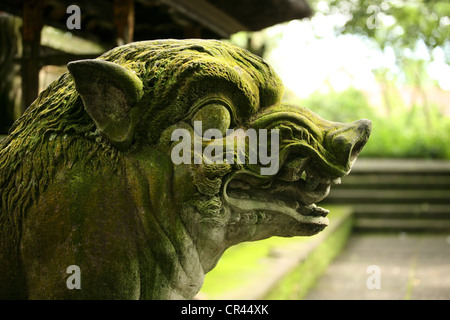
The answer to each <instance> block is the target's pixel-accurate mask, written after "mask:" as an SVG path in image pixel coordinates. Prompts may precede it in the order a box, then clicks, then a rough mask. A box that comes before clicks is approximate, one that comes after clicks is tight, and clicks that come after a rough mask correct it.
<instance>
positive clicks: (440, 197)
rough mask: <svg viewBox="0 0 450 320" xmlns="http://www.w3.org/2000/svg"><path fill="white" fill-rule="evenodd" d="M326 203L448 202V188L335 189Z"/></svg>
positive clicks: (449, 199) (449, 193)
mask: <svg viewBox="0 0 450 320" xmlns="http://www.w3.org/2000/svg"><path fill="white" fill-rule="evenodd" d="M322 203H326V204H367V203H375V204H376V203H380V204H381V203H388V204H392V203H430V204H450V192H449V190H441V189H438V190H434V189H413V190H404V189H369V190H368V189H336V188H334V189H333V188H331V191H330V194H329V195H328V196H327V198H326V199H325V200H324V201H323V202H322Z"/></svg>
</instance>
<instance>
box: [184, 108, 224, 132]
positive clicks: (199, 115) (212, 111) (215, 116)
mask: <svg viewBox="0 0 450 320" xmlns="http://www.w3.org/2000/svg"><path fill="white" fill-rule="evenodd" d="M191 121H192V126H193V127H194V130H195V132H196V133H197V134H198V135H201V136H203V134H204V132H205V131H206V130H209V129H216V130H218V131H219V132H220V133H221V134H222V137H225V135H226V132H227V129H228V128H229V127H230V123H231V115H230V111H229V110H228V108H227V107H225V106H224V105H222V104H220V103H210V104H207V105H205V106H203V107H202V108H200V109H199V110H198V111H197V112H196V113H195V114H194V116H193V117H192V120H191ZM196 121H201V129H200V126H199V123H198V122H197V123H195V122H196Z"/></svg>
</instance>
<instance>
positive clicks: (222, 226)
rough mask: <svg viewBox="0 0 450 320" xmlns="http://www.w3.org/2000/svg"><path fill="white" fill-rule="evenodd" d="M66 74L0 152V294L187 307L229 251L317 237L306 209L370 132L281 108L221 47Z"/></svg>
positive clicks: (145, 51)
mask: <svg viewBox="0 0 450 320" xmlns="http://www.w3.org/2000/svg"><path fill="white" fill-rule="evenodd" d="M68 69H69V72H68V73H66V74H64V75H63V76H62V77H61V78H60V79H59V80H57V81H55V82H54V83H52V84H51V85H50V86H49V87H48V88H47V89H46V90H45V91H44V92H42V93H41V94H40V96H39V97H38V99H37V100H36V101H35V102H34V103H33V104H32V105H31V106H30V107H29V108H28V110H27V111H26V112H25V114H24V115H23V116H22V117H21V118H20V119H19V120H18V121H16V123H15V124H14V126H13V127H12V129H11V131H10V134H9V135H8V136H7V137H6V138H5V139H4V140H2V141H1V142H0V201H1V207H0V210H1V211H0V298H1V299H5V298H6V299H8V298H12V299H184V298H186V299H190V298H193V297H194V296H195V294H196V293H197V292H198V291H199V289H200V287H201V286H202V282H203V279H204V276H205V274H206V273H207V272H208V271H210V270H211V269H213V268H214V266H215V265H216V264H217V262H218V260H219V259H220V257H221V255H222V254H223V252H224V251H225V250H226V249H227V248H229V247H230V246H232V245H235V244H238V243H240V242H243V241H254V240H259V239H264V238H267V237H271V236H283V237H291V236H311V235H314V234H316V233H318V232H320V231H321V230H323V229H324V228H325V227H326V226H327V224H328V219H327V218H326V215H327V213H328V211H327V210H325V209H322V208H320V207H318V206H316V205H315V203H316V202H318V201H320V200H321V199H323V198H324V197H325V196H326V195H327V194H328V192H329V189H330V185H331V184H333V183H337V182H338V181H339V179H340V177H342V176H345V175H346V174H348V172H349V171H350V168H351V165H352V163H353V162H354V160H355V158H356V156H357V155H358V153H359V152H360V151H361V149H362V147H363V146H364V144H365V143H366V141H367V139H368V137H369V134H370V128H371V124H370V121H368V120H359V121H356V122H353V123H349V124H341V123H336V122H329V121H326V120H324V119H322V118H320V117H319V116H317V115H316V114H314V113H313V112H311V111H309V110H308V109H306V108H303V107H296V106H290V105H286V104H282V103H281V97H282V94H283V86H282V83H281V81H280V79H279V78H278V76H277V75H276V74H275V73H274V71H273V70H272V69H271V68H270V67H269V66H268V65H267V64H266V63H265V62H264V61H263V60H262V59H260V58H259V57H257V56H255V55H252V54H251V53H249V52H247V51H246V50H243V49H240V48H237V47H235V46H232V45H229V44H226V43H222V42H219V41H207V40H180V41H177V40H167V41H146V42H137V43H131V44H128V45H125V46H121V47H118V48H115V49H113V50H111V51H109V52H107V53H105V54H104V55H102V56H101V57H99V58H98V59H95V60H82V61H75V62H72V63H70V64H69V65H68ZM238 129H241V130H238ZM246 137H247V138H246ZM242 138H244V139H242ZM255 139H257V140H255ZM242 141H245V146H244V147H245V148H242ZM75 272H77V273H78V274H77V277H75V278H73V279H75V280H73V279H69V278H71V277H72V276H74V275H75ZM72 280H73V281H76V282H77V283H76V284H74V283H72V282H71V281H72Z"/></svg>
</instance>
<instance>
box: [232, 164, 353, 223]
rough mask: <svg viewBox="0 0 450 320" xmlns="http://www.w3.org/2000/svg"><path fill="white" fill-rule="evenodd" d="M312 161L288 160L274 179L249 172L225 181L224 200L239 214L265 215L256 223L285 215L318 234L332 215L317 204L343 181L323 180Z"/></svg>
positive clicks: (237, 174) (240, 173)
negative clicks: (314, 228) (314, 168)
mask: <svg viewBox="0 0 450 320" xmlns="http://www.w3.org/2000/svg"><path fill="white" fill-rule="evenodd" d="M311 161H313V160H312V159H311V158H293V159H290V158H288V159H286V161H284V163H283V165H282V167H281V169H280V170H279V172H278V174H277V175H275V176H261V175H257V174H255V173H254V172H253V171H246V170H243V171H238V172H235V173H234V174H233V175H232V176H231V177H230V178H229V179H228V180H227V181H226V184H225V188H224V196H225V200H226V202H227V203H228V204H229V205H231V206H232V207H235V208H236V209H237V210H238V211H240V212H254V213H255V212H256V213H258V212H259V213H261V212H263V213H264V214H259V215H258V214H255V215H253V216H254V220H255V221H253V222H254V223H264V222H266V221H272V220H273V219H274V218H275V215H279V214H282V215H285V216H287V217H290V218H291V219H290V220H291V221H292V222H293V223H296V222H297V223H301V224H312V225H315V226H316V229H317V232H318V231H321V230H322V229H323V228H325V227H326V226H327V225H328V223H329V221H328V218H327V217H326V216H327V214H328V213H329V211H328V210H327V209H324V208H321V207H319V206H317V205H316V203H317V202H319V201H321V200H323V199H324V198H325V197H326V196H327V195H328V193H329V191H330V187H331V185H332V184H339V183H340V177H324V176H320V175H319V174H318V173H317V172H315V171H314V170H313V169H311V168H312V166H311V165H310V162H311ZM343 175H345V174H343ZM261 217H263V218H261ZM258 219H259V220H264V221H258Z"/></svg>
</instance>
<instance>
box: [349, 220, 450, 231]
mask: <svg viewBox="0 0 450 320" xmlns="http://www.w3.org/2000/svg"><path fill="white" fill-rule="evenodd" d="M353 230H354V231H356V232H373V231H380V230H382V231H383V232H394V231H395V232H411V233H412V232H432V233H442V232H450V219H412V218H411V219H393V218H389V219H386V218H356V219H355V221H354V224H353Z"/></svg>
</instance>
